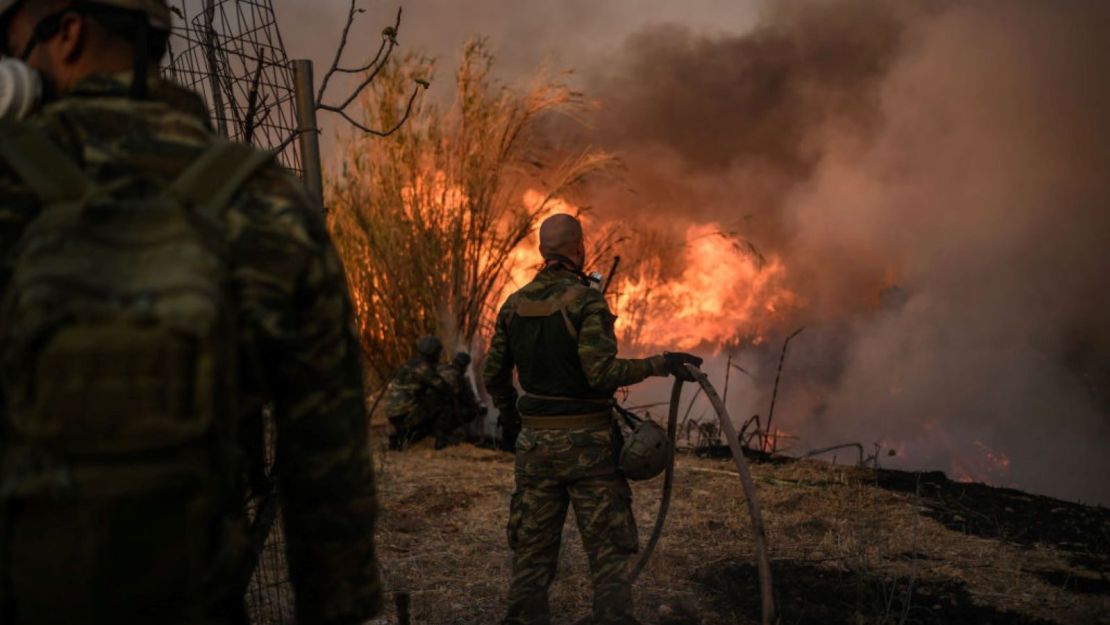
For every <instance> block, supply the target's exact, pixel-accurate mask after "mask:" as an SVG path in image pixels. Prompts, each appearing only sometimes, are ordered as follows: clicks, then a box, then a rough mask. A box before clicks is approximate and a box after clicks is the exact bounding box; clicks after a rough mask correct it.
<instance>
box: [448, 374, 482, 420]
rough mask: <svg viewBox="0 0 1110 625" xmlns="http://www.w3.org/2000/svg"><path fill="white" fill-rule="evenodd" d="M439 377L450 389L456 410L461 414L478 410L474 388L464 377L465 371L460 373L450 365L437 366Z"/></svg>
mask: <svg viewBox="0 0 1110 625" xmlns="http://www.w3.org/2000/svg"><path fill="white" fill-rule="evenodd" d="M439 377H441V378H443V379H444V381H446V382H447V384H449V385H450V387H451V396H452V397H453V398H454V401H455V404H456V408H457V409H459V410H462V411H463V412H476V411H477V410H478V405H479V403H480V402H479V401H478V397H477V396H476V395H475V394H474V387H473V386H471V385H470V380H469V379H467V377H466V371H460V370H459V368H458V367H456V366H455V365H454V364H452V363H448V364H445V365H440V366H439Z"/></svg>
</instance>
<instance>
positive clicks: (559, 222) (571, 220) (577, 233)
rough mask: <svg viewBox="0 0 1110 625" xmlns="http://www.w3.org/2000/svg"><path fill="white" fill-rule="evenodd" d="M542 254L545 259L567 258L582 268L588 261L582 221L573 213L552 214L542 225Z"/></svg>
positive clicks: (578, 267)
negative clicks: (572, 214)
mask: <svg viewBox="0 0 1110 625" xmlns="http://www.w3.org/2000/svg"><path fill="white" fill-rule="evenodd" d="M540 254H542V255H543V258H544V260H566V261H570V262H572V263H574V266H575V269H581V268H582V265H583V264H584V263H585V262H586V258H585V257H586V248H585V244H584V242H583V235H582V223H581V222H580V221H578V219H577V218H575V217H573V216H571V215H565V214H560V215H552V216H551V217H548V218H547V219H545V220H544V222H543V223H542V224H541V225H540Z"/></svg>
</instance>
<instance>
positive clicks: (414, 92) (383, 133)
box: [325, 80, 428, 137]
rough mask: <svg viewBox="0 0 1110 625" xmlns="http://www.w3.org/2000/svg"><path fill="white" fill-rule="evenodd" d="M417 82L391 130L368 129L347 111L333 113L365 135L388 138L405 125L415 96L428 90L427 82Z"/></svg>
mask: <svg viewBox="0 0 1110 625" xmlns="http://www.w3.org/2000/svg"><path fill="white" fill-rule="evenodd" d="M417 82H418V84H417V86H416V87H414V88H413V90H412V94H411V95H409V103H408V105H407V106H405V114H404V115H402V116H401V119H400V120H399V121H398V122H397V123H396V124H394V125H393V127H392V128H390V129H388V130H374V129H373V128H369V127H367V126H365V125H363V124H361V123H359V122H357V121H355V119H354V118H353V117H351V116H350V115H349V114H348V113H347V111H344V110H342V109H338V110H335V111H334V112H335V113H338V114H339V115H340V116H341V117H342V118H343V119H345V120H347V122H348V123H350V124H351V125H352V126H354V127H355V128H358V129H359V130H361V131H363V132H365V133H368V134H372V135H374V136H376V137H388V136H389V135H391V134H393V133H395V132H397V131H398V130H400V129H401V126H404V125H405V122H406V121H408V119H409V116H410V115H412V106H413V104H414V103H415V102H416V96H417V95H419V94H420V91H421V90H422V89H427V88H428V83H427V82H424V81H419V80H418V81H417ZM325 110H332V109H325Z"/></svg>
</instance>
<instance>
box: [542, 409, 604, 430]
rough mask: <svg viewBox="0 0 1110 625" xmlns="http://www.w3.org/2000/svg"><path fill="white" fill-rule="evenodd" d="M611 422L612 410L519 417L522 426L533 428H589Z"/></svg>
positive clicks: (599, 427) (600, 427) (598, 427)
mask: <svg viewBox="0 0 1110 625" xmlns="http://www.w3.org/2000/svg"><path fill="white" fill-rule="evenodd" d="M612 423H613V411H611V410H606V411H605V412H591V413H589V414H579V415H551V416H546V415H545V416H542V417H527V416H523V415H522V416H521V417H520V424H521V425H522V426H523V427H526V428H531V429H534V430H590V429H602V428H607V427H609V425H611V424H612Z"/></svg>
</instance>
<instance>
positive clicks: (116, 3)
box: [0, 0, 173, 32]
mask: <svg viewBox="0 0 1110 625" xmlns="http://www.w3.org/2000/svg"><path fill="white" fill-rule="evenodd" d="M24 2H34V0H0V19H3V18H4V17H7V15H8V13H10V12H11V11H12V10H14V9H15V8H16V7H18V6H19V5H20V4H22V3H24ZM82 4H86V5H87V4H98V5H101V6H106V7H114V8H117V9H124V10H127V11H134V12H136V13H141V14H143V15H145V16H146V17H147V19H149V20H150V26H151V28H153V29H155V30H161V31H166V32H168V31H170V30H171V29H172V28H173V14H172V13H171V12H170V6H169V4H167V3H166V0H74V1H73V6H79V5H82Z"/></svg>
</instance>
